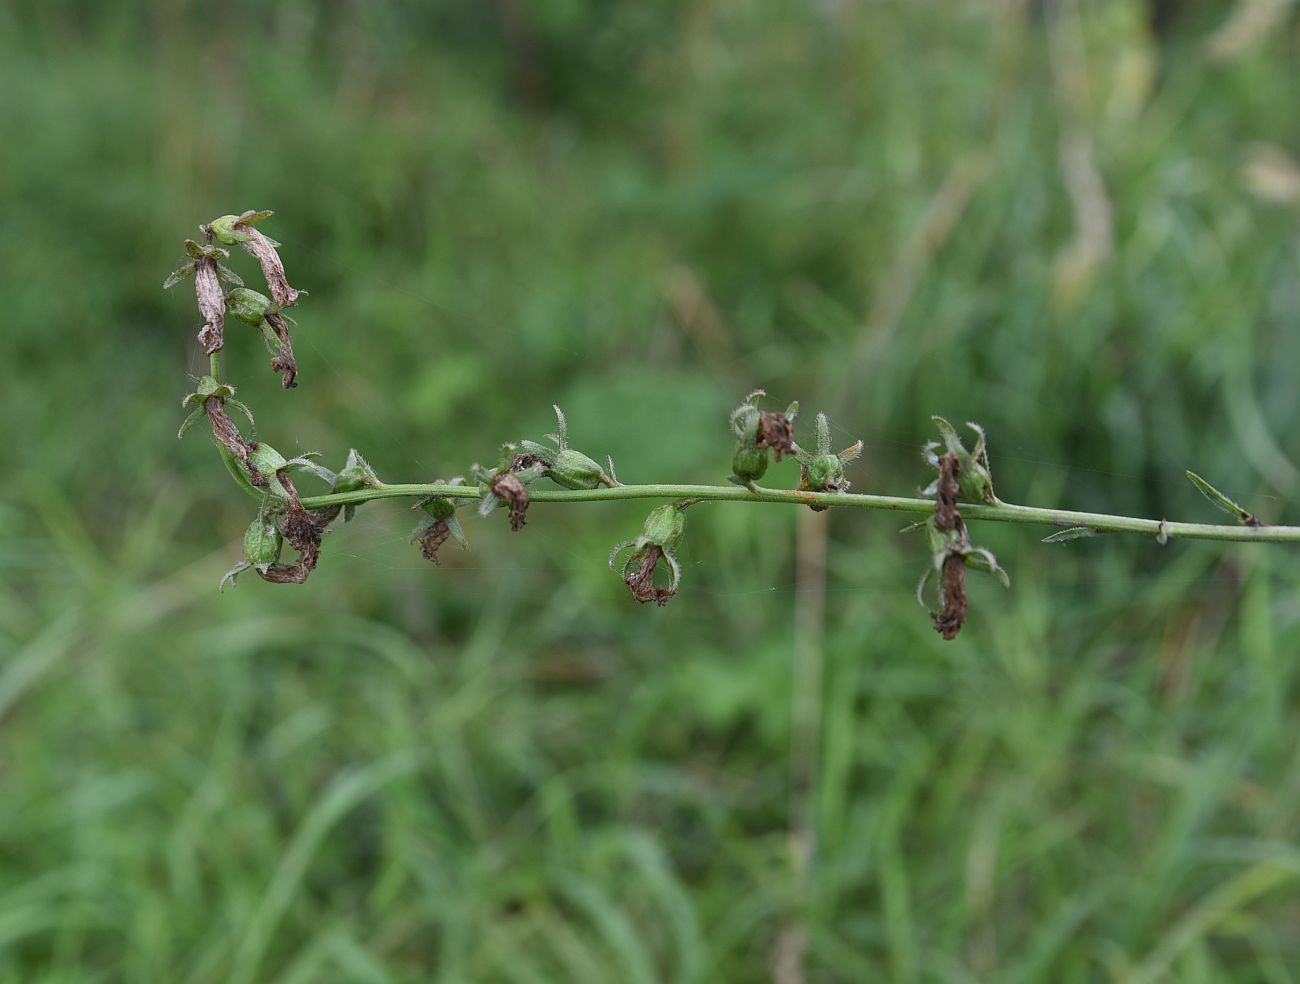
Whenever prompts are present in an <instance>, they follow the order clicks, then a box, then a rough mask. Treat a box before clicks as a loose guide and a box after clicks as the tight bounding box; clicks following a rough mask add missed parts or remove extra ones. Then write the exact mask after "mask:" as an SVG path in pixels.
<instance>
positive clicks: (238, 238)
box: [208, 215, 252, 246]
mask: <svg viewBox="0 0 1300 984" xmlns="http://www.w3.org/2000/svg"><path fill="white" fill-rule="evenodd" d="M239 220H240V216H238V215H223V216H221V217H220V218H218V219H213V220H212V221H211V222H209V223H208V228H209V229H211V230H212V235H214V236H216V237H217V241H218V242H222V243H225V244H226V245H227V246H237V245H239V244H240V243H246V242H248V241H249V239H251V238H252V237H251V236H249V234H248V233H246V232H240V231H238V230H236V229H235V224H236V223H237V222H239Z"/></svg>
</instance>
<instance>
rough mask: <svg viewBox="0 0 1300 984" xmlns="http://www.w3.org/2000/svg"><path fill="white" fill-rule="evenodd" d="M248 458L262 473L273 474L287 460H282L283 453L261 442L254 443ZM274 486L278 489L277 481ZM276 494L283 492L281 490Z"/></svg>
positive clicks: (285, 463)
mask: <svg viewBox="0 0 1300 984" xmlns="http://www.w3.org/2000/svg"><path fill="white" fill-rule="evenodd" d="M248 460H249V461H250V462H251V463H252V465H253V467H254V468H256V469H257V470H258V471H260V472H261V473H262V474H263V475H274V474H275V473H276V472H278V471H279V470H280V469H281V468H283V467H284V466H285V465H287V464H288V462H287V461H285V460H284V455H282V454H281V453H280V452H279V451H277V450H275V448H273V447H271V445H269V444H266V443H262V442H259V443H258V444H257V445H255V446H254V448H253V450H252V451H251V452H249V455H248ZM275 487H276V488H277V489H278V488H279V483H276V486H275ZM277 494H283V493H282V491H281V492H279V493H277Z"/></svg>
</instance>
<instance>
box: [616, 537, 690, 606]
mask: <svg viewBox="0 0 1300 984" xmlns="http://www.w3.org/2000/svg"><path fill="white" fill-rule="evenodd" d="M663 555H664V552H663V548H662V547H659V546H658V545H656V544H653V543H652V544H649V545H648V546H646V547H645V548H644V549H643V550H642V551H641V555H640V556H641V560H640V563H639V564H638V565H637V566H636V568H635V569H632V568H631V565H629V566H628V568H627V569H626V570H625V571H624V573H623V582H624V583H625V584H626V585H627V587H628V590H629V591H631V592H632V597H633V598H635V599H636V600H637V601H639V602H641V603H642V604H645V603H646V602H648V601H653V602H654V603H655V604H656V605H658V606H659V607H660V608H662V607H663V606H664V605H666V604H668V599H670V598H671V597H673V595H675V594H677V589H676V588H672V587H668V588H665V587H660V586H658V585H656V584H655V583H654V582H655V567H656V566H657V565H658V564H659V559H660V558H661V557H663Z"/></svg>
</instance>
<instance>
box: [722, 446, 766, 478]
mask: <svg viewBox="0 0 1300 984" xmlns="http://www.w3.org/2000/svg"><path fill="white" fill-rule="evenodd" d="M731 473H732V475H734V476H735V477H736V478H738V479H740V480H741V481H742V482H757V481H758V480H759V479H760V478H762V477H763V476H764V475H766V474H767V449H766V448H764V449H763V450H762V451H759V450H757V449H755V448H754V447H752V446H748V447H747V446H746V445H744V444H740V445H738V446H737V447H736V453H735V454H733V455H732V456H731Z"/></svg>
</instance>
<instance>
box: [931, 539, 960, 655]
mask: <svg viewBox="0 0 1300 984" xmlns="http://www.w3.org/2000/svg"><path fill="white" fill-rule="evenodd" d="M942 596H943V611H941V612H931V613H930V619H931V621H933V622H934V630H935V631H936V632H938V633H939V634H940V635H941V636H943V637H944V638H945V639H948V640H952V639H955V638H956V637H957V633H958V632H960V631H961V627H962V625H963V624H964V623H965V622H966V612H967V608H968V606H967V603H966V560H965V558H964V557H962V555H961V554H959V553H950V554H948V556H947V557H945V558H944V561H943V582H942Z"/></svg>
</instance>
